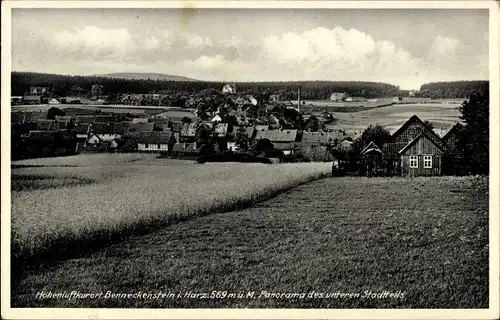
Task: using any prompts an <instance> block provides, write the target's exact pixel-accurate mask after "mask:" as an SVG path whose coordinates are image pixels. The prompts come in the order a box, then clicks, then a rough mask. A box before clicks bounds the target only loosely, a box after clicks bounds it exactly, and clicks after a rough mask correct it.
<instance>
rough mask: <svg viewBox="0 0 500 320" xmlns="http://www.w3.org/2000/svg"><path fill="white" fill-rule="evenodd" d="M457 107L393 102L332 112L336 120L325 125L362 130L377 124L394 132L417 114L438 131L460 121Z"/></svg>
mask: <svg viewBox="0 0 500 320" xmlns="http://www.w3.org/2000/svg"><path fill="white" fill-rule="evenodd" d="M458 107H459V105H458V104H452V103H436V104H431V103H425V104H401V105H398V104H395V105H392V106H387V107H381V108H376V109H370V110H363V111H359V112H352V113H341V112H337V113H334V116H335V118H337V119H338V121H336V122H334V123H332V124H330V125H327V127H328V128H331V129H338V128H342V129H357V130H359V131H363V130H364V129H366V127H368V126H369V125H375V124H379V125H381V126H383V127H385V128H386V129H388V130H389V131H390V132H394V131H396V130H397V129H398V128H399V127H401V125H403V124H404V123H405V122H406V121H408V119H409V118H410V117H411V116H413V115H417V116H418V117H419V118H420V119H422V120H423V121H425V120H428V121H430V122H432V124H433V125H434V128H435V131H436V132H438V133H439V132H440V131H444V130H446V129H449V128H451V127H452V126H453V125H454V124H455V123H456V122H457V121H460V116H461V113H460V111H459V109H458Z"/></svg>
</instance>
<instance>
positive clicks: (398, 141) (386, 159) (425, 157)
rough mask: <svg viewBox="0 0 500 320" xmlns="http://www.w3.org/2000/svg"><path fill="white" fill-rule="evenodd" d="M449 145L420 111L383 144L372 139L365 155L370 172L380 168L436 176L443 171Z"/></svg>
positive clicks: (364, 150) (367, 170)
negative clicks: (419, 113)
mask: <svg viewBox="0 0 500 320" xmlns="http://www.w3.org/2000/svg"><path fill="white" fill-rule="evenodd" d="M447 150H448V148H447V147H446V144H445V143H444V142H443V140H442V139H441V138H440V137H439V136H438V135H437V134H436V133H435V132H434V131H432V130H430V129H429V128H428V127H427V126H426V125H425V124H424V122H423V121H422V120H421V119H420V118H419V117H417V116H416V115H414V116H412V117H411V118H410V119H409V120H408V121H407V122H406V123H404V124H403V125H402V126H401V127H400V128H399V129H398V130H397V131H396V132H394V133H393V134H392V136H391V138H390V141H389V142H387V143H385V144H384V145H382V146H378V145H377V144H375V142H373V141H372V142H370V143H369V144H368V145H367V146H365V148H364V149H363V150H362V152H361V155H362V156H363V159H364V164H363V166H365V167H364V168H363V169H364V170H366V172H367V173H370V172H371V173H373V171H374V170H375V171H377V170H386V171H387V172H391V173H396V174H401V175H406V176H433V175H441V174H442V173H443V158H444V157H445V156H446V154H447V152H448V151H447Z"/></svg>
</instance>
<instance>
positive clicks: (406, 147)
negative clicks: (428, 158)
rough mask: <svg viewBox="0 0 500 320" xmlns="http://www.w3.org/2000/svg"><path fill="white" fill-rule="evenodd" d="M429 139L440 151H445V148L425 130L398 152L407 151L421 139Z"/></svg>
mask: <svg viewBox="0 0 500 320" xmlns="http://www.w3.org/2000/svg"><path fill="white" fill-rule="evenodd" d="M424 138H426V139H428V140H429V141H430V142H431V143H432V144H433V145H434V146H435V147H436V148H437V149H438V150H439V151H441V152H443V148H442V147H441V146H439V145H438V144H437V143H435V142H434V141H433V140H432V139H431V138H430V137H429V134H428V133H426V132H425V131H424V132H422V133H420V134H419V135H418V136H417V137H416V138H415V139H413V140H412V141H410V142H408V144H407V145H406V146H404V147H403V148H402V149H401V150H399V151H398V154H402V153H405V152H406V151H407V150H408V149H409V148H411V147H412V146H413V145H414V144H415V143H417V142H418V140H420V139H424Z"/></svg>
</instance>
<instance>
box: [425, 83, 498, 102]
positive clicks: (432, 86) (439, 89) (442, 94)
mask: <svg viewBox="0 0 500 320" xmlns="http://www.w3.org/2000/svg"><path fill="white" fill-rule="evenodd" d="M488 91H489V81H487V80H481V81H450V82H431V83H426V84H424V85H422V86H421V87H420V91H419V92H418V93H417V94H416V96H418V97H425V98H433V99H437V98H444V99H450V98H468V97H469V96H470V95H471V94H472V93H474V92H476V93H481V94H484V93H485V92H488Z"/></svg>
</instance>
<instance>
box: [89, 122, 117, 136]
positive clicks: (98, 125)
mask: <svg viewBox="0 0 500 320" xmlns="http://www.w3.org/2000/svg"><path fill="white" fill-rule="evenodd" d="M91 130H92V133H96V134H105V133H114V132H113V125H112V123H109V122H94V123H92V129H91Z"/></svg>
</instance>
